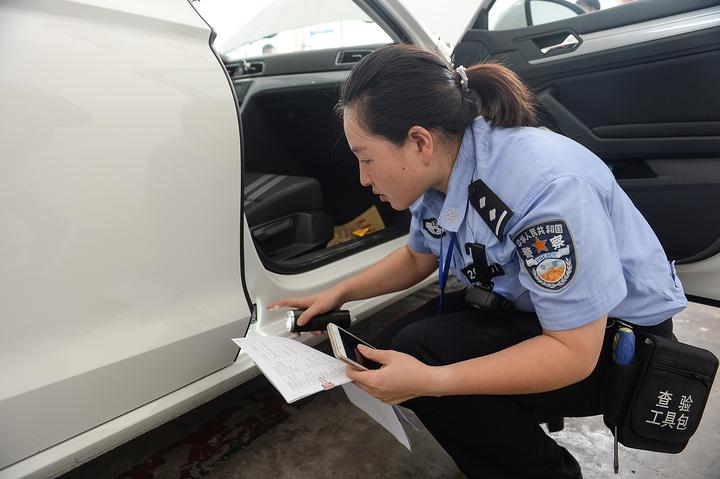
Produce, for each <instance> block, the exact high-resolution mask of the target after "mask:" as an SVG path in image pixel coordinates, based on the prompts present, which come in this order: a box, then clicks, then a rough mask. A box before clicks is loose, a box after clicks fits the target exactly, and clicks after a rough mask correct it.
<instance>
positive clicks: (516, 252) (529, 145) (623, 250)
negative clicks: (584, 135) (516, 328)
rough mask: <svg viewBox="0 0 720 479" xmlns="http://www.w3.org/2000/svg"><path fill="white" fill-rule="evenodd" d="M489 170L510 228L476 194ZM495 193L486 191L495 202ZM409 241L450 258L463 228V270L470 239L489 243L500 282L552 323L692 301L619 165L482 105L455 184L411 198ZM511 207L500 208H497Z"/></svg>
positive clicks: (457, 257) (660, 309)
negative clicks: (497, 124)
mask: <svg viewBox="0 0 720 479" xmlns="http://www.w3.org/2000/svg"><path fill="white" fill-rule="evenodd" d="M478 179H480V180H482V181H483V182H484V183H485V184H486V185H487V187H489V189H490V190H492V192H494V193H495V195H497V197H499V198H500V200H502V202H503V203H504V204H505V205H506V206H507V207H508V208H509V210H510V211H509V212H508V214H506V215H505V216H504V217H503V218H502V219H497V220H496V221H497V223H498V225H500V223H501V222H502V228H500V226H498V227H497V228H498V229H500V230H501V239H498V237H497V236H496V235H495V232H493V231H492V230H491V228H490V226H488V224H487V223H486V221H484V220H483V218H482V217H481V216H480V215H479V213H478V211H476V209H475V208H474V207H473V206H471V205H470V204H469V201H468V197H469V193H468V186H469V185H470V184H471V183H472V182H474V181H475V180H478ZM484 203H485V202H484V199H482V200H481V202H480V203H479V204H480V205H481V206H482V205H484ZM410 211H411V212H412V221H411V225H410V238H409V246H410V248H411V249H412V250H413V251H416V252H419V253H432V254H435V255H436V256H439V255H440V242H441V240H442V242H443V249H444V250H445V251H443V252H442V254H443V258H445V257H446V255H447V247H448V245H449V243H450V237H449V233H448V232H456V233H457V239H458V245H459V248H455V249H454V251H453V254H452V263H451V265H452V271H453V274H454V275H455V276H456V277H457V278H458V279H460V281H462V282H463V283H464V284H466V285H469V284H471V282H470V280H469V279H468V277H466V275H465V274H463V272H462V270H463V268H465V267H466V266H468V265H470V264H471V263H472V257H471V255H469V254H467V252H466V251H465V248H464V245H465V244H466V243H480V244H483V245H485V248H486V255H487V261H488V264H493V263H496V264H498V265H500V266H501V267H502V269H503V271H504V273H505V274H503V275H501V276H496V277H494V278H493V283H494V285H495V289H494V291H495V292H497V293H499V294H501V295H503V296H505V297H506V298H508V299H510V300H511V301H513V302H514V303H515V307H516V308H517V309H519V310H521V311H535V312H536V313H537V315H538V318H539V320H540V324H541V325H542V327H543V328H544V329H546V330H565V329H572V328H577V327H580V326H583V325H585V324H588V323H590V322H592V321H595V320H597V319H599V318H600V317H601V316H603V315H604V314H608V316H610V317H613V318H620V319H623V320H626V321H628V322H630V323H633V324H637V325H645V326H647V325H655V324H658V323H660V322H662V321H664V320H666V319H668V318H669V317H671V316H673V315H674V314H676V313H678V312H680V311H682V310H683V309H684V308H685V307H686V306H687V300H686V298H685V295H684V293H683V288H682V284H681V283H680V279H679V278H678V277H677V276H676V274H675V269H674V265H673V264H672V263H670V262H668V260H667V258H666V256H665V252H664V251H663V249H662V247H661V246H660V242H659V241H658V239H657V237H656V236H655V233H654V232H653V230H652V229H651V228H650V225H648V223H647V221H645V218H643V216H642V214H641V213H640V212H639V211H638V210H637V209H636V208H635V206H634V205H633V203H632V202H631V201H630V199H629V198H628V196H627V195H626V194H625V192H624V191H623V190H622V189H621V188H620V187H619V186H618V184H617V182H616V181H615V178H614V177H613V175H612V173H611V172H610V170H609V169H608V167H607V166H606V165H605V164H604V163H603V162H602V161H601V160H600V159H599V158H598V157H597V156H595V155H594V154H593V153H592V152H590V151H589V150H587V149H586V148H584V147H583V146H582V145H579V144H578V143H576V142H574V141H572V140H570V139H568V138H566V137H564V136H561V135H558V134H555V133H552V132H549V131H546V130H541V129H538V128H493V127H492V126H491V125H490V124H489V123H488V122H486V121H485V120H484V119H483V118H482V117H478V118H476V119H475V121H474V122H473V124H472V125H471V126H470V127H468V128H467V129H466V131H465V133H464V136H463V140H462V144H461V147H460V151H459V153H458V157H457V160H456V162H455V165H454V166H453V169H452V173H451V174H450V180H449V184H448V191H447V195H443V194H442V193H440V192H438V191H436V190H434V189H431V190H428V191H427V192H425V193H424V194H423V196H421V197H420V198H419V199H418V200H417V201H416V202H415V203H414V204H413V205H412V206H411V207H410ZM499 214H501V212H500V210H498V211H493V212H492V213H490V217H491V218H495V217H496V216H497V215H499Z"/></svg>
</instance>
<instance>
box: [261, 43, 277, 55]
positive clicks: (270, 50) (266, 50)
mask: <svg viewBox="0 0 720 479" xmlns="http://www.w3.org/2000/svg"><path fill="white" fill-rule="evenodd" d="M276 53H277V48H275V45H273V44H272V43H268V44H265V45H263V48H262V54H263V55H274V54H276Z"/></svg>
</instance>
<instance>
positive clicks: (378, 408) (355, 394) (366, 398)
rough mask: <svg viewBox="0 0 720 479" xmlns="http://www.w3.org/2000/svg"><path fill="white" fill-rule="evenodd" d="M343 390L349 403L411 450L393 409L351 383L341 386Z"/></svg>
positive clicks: (408, 440)
mask: <svg viewBox="0 0 720 479" xmlns="http://www.w3.org/2000/svg"><path fill="white" fill-rule="evenodd" d="M343 389H344V390H345V394H347V397H348V399H349V400H350V402H351V403H353V404H354V405H356V406H357V407H359V408H360V409H362V410H363V411H365V412H366V413H367V415H368V416H370V417H371V418H373V419H375V421H377V422H378V423H379V424H380V425H381V426H382V427H384V428H385V429H387V431H388V432H389V433H390V434H392V435H393V436H395V439H397V440H398V441H400V444H402V445H403V446H405V447H407V448H408V450H410V449H411V448H410V439H408V437H407V434H405V429H403V427H402V424H401V423H400V419H398V416H397V413H396V410H395V408H394V407H392V406H390V405H389V404H386V403H384V402H382V401H381V400H379V399H377V398H374V397H373V396H371V395H370V394H368V393H367V392H366V391H365V390H363V389H360V388H359V387H357V386H355V385H354V384H353V383H348V384H343ZM401 414H402V413H401Z"/></svg>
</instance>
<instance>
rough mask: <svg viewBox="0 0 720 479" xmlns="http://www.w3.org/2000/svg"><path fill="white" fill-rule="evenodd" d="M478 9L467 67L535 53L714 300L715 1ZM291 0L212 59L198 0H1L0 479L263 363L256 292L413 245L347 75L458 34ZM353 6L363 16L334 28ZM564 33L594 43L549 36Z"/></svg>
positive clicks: (542, 79)
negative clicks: (356, 112) (247, 344)
mask: <svg viewBox="0 0 720 479" xmlns="http://www.w3.org/2000/svg"><path fill="white" fill-rule="evenodd" d="M310 3H312V2H306V3H303V5H307V4H310ZM323 3H325V4H326V7H327V2H318V4H317V5H320V4H323ZM479 3H481V5H479V7H480V9H479V10H478V14H477V18H476V19H475V20H473V22H471V23H470V25H469V30H468V32H467V33H466V34H465V36H464V38H463V40H462V41H461V42H460V43H459V44H458V46H457V48H456V51H455V63H456V64H460V63H464V64H466V65H468V64H471V63H472V62H473V60H474V59H483V58H486V57H492V58H500V59H503V60H505V61H506V63H508V65H509V66H510V67H512V68H514V69H515V70H516V71H518V73H519V74H520V75H521V76H523V77H524V78H525V79H526V80H527V81H528V82H529V83H530V84H531V85H532V86H533V87H534V88H535V89H536V90H537V92H538V94H539V98H540V100H541V104H542V106H543V107H544V113H545V117H544V121H545V124H546V126H548V127H550V128H553V129H556V130H557V131H560V132H562V133H564V134H567V135H568V136H571V137H573V138H575V139H576V140H578V141H580V142H582V143H584V144H586V145H587V146H589V147H590V148H591V149H593V150H594V151H596V153H598V154H599V155H600V156H601V157H602V158H603V159H605V160H607V161H608V162H609V163H611V164H612V166H613V168H614V171H615V172H616V174H617V176H618V178H619V180H620V181H621V184H622V185H623V187H624V188H625V189H626V191H627V192H628V194H630V196H631V197H632V198H633V200H634V201H636V203H637V204H638V206H639V207H640V209H641V210H643V212H644V213H645V214H646V215H647V216H648V219H649V220H650V222H651V224H652V225H653V227H654V228H655V229H656V231H657V232H658V235H659V236H660V238H661V240H662V241H663V243H664V245H665V246H666V250H667V251H668V254H669V255H670V256H671V257H672V258H676V259H678V260H684V261H683V262H684V263H686V264H684V265H682V266H679V268H678V269H679V272H680V274H681V276H682V279H683V282H684V284H685V286H686V290H687V292H688V294H691V295H695V296H697V297H703V298H710V299H714V300H720V256H718V252H719V251H720V221H718V217H717V216H718V212H717V210H716V209H714V206H715V205H718V204H720V176H719V175H718V171H720V169H718V168H717V166H716V165H717V164H718V161H720V158H719V157H718V153H717V152H718V151H720V148H719V146H720V145H719V144H718V143H719V141H718V137H720V134H719V133H718V130H717V128H718V125H719V124H720V118H718V112H719V111H720V105H719V104H718V102H720V99H718V97H717V95H715V96H713V95H712V92H713V89H712V85H716V84H717V83H718V80H720V71H719V69H718V65H720V62H718V61H717V60H718V54H717V51H718V46H719V45H720V35H718V28H719V27H718V19H719V18H720V8H718V7H717V5H716V2H710V1H707V0H706V1H700V0H688V1H686V2H673V1H670V0H653V2H643V1H640V2H637V4H631V5H626V6H622V7H618V8H616V9H610V10H607V11H602V12H597V13H593V14H591V15H579V16H577V17H573V18H567V19H564V20H561V21H556V22H550V23H546V24H543V25H534V26H530V27H526V28H522V29H516V30H503V31H500V30H497V31H493V30H489V29H488V28H487V18H488V9H490V11H492V2H489V1H485V2H479ZM290 4H291V2H278V4H276V5H274V6H272V5H271V6H269V7H268V8H270V10H268V11H266V12H265V13H264V15H265V16H264V17H263V12H262V11H258V12H256V14H257V15H258V18H264V19H265V20H264V21H265V23H264V24H261V23H260V22H257V23H255V24H254V26H253V28H256V29H257V30H256V31H253V32H251V33H252V34H249V33H248V34H247V35H246V33H247V32H248V31H249V30H248V29H247V28H238V30H237V31H236V32H235V34H233V35H226V36H225V37H224V38H221V37H220V36H218V43H217V45H216V47H218V48H217V50H219V51H218V52H214V51H213V49H212V48H211V45H212V44H213V43H212V40H211V37H213V36H214V35H212V32H211V29H210V27H209V26H208V24H207V23H206V22H205V21H204V20H203V19H202V18H201V16H200V15H199V14H198V12H196V10H195V8H194V7H193V5H191V4H190V3H188V2H186V1H185V0H157V1H153V2H140V1H119V0H77V1H57V0H0V117H1V118H2V125H3V126H2V128H0V166H1V169H0V198H1V199H2V201H0V245H1V247H0V284H1V285H2V288H1V289H0V321H2V334H1V335H0V477H1V478H6V477H7V478H9V477H51V476H54V475H57V474H59V473H61V472H63V471H66V470H68V469H70V468H72V467H74V466H76V465H78V464H80V463H82V462H84V461H86V460H88V459H90V458H92V457H94V456H96V455H98V454H100V453H102V452H103V451H106V450H108V449H111V448H113V447H115V446H117V445H118V444H120V443H122V442H124V441H127V440H128V439H130V438H132V437H134V436H137V435H139V434H141V433H142V432H144V431H147V430H148V429H151V428H153V427H156V426H157V425H159V424H161V423H163V422H165V421H167V420H169V419H171V418H172V417H175V416H177V415H179V414H181V413H183V412H185V411H187V410H189V409H191V408H193V407H195V406H197V405H199V404H201V403H203V402H205V401H207V400H209V399H211V398H212V397H215V396H217V395H219V394H221V393H223V392H225V391H227V390H229V389H231V388H233V387H235V386H237V385H238V384H241V383H242V382H244V381H246V380H247V379H249V378H251V377H252V376H254V375H255V374H257V371H256V370H255V369H254V368H253V367H252V365H251V363H250V361H249V360H248V358H247V357H245V356H244V355H240V356H239V357H238V350H237V348H236V347H235V346H234V345H233V343H232V342H231V341H230V338H231V337H238V336H243V335H245V334H272V335H280V334H286V333H285V331H284V318H285V316H284V313H283V312H276V313H268V312H266V311H265V310H264V308H263V305H266V304H268V303H269V302H271V301H273V300H275V299H279V298H282V297H288V296H295V295H303V294H306V293H310V292H312V291H317V290H319V289H322V288H325V287H327V286H329V285H331V284H333V283H335V282H337V281H339V280H341V279H343V278H345V277H347V276H349V275H352V274H354V273H356V272H358V271H360V270H362V269H363V268H364V267H366V266H367V265H369V264H371V263H373V262H374V261H376V260H377V259H379V258H381V257H382V256H384V255H385V254H387V253H388V252H390V251H391V250H393V249H394V248H396V247H397V246H399V245H401V244H403V243H404V242H405V233H406V231H407V225H408V214H407V212H394V211H392V210H390V209H389V208H388V207H387V205H383V204H381V203H379V202H378V201H377V199H375V198H373V196H372V195H371V193H370V192H369V191H366V190H364V189H363V188H362V187H361V186H360V185H359V183H358V181H357V179H356V178H357V177H356V174H355V173H354V170H353V168H355V167H356V166H355V160H354V158H353V156H352V153H351V152H350V151H349V149H348V148H347V145H346V143H345V142H344V139H343V137H342V130H341V128H340V125H339V124H338V123H337V121H336V120H335V118H334V117H333V113H332V106H333V104H334V103H335V101H336V98H337V87H336V85H337V82H338V81H340V80H342V79H343V78H344V77H345V76H346V75H347V72H348V70H349V69H350V68H351V67H352V65H353V64H354V63H355V62H357V61H358V59H359V58H362V56H364V55H366V54H367V53H369V52H371V51H372V50H373V49H374V48H377V47H378V46H379V45H380V44H382V43H385V42H387V43H389V42H401V41H405V42H413V43H417V44H420V45H424V46H426V47H429V48H433V49H436V50H438V51H440V52H441V53H443V54H445V55H447V52H446V51H445V50H444V47H443V44H442V43H438V42H437V40H436V38H435V37H434V36H433V35H432V34H431V33H430V32H429V31H428V30H427V29H426V28H424V27H422V26H421V25H420V23H418V21H417V20H416V19H414V18H413V17H412V15H410V13H409V12H408V11H407V9H406V8H405V6H404V5H403V3H401V2H399V1H397V0H375V1H370V0H367V1H360V0H358V1H357V2H355V3H351V2H350V1H349V0H347V1H346V2H344V4H343V2H332V4H333V5H335V7H333V8H334V10H333V9H330V8H329V7H327V8H317V9H316V10H317V11H320V12H322V13H323V14H324V15H325V16H323V17H320V19H319V20H317V21H316V20H311V18H312V16H311V15H310V13H311V12H310V10H309V9H308V8H306V9H307V10H308V17H307V18H308V20H305V17H302V18H301V17H292V16H291V15H287V12H288V10H287V9H286V8H289V7H287V6H288V5H290ZM339 4H343V5H342V6H337V5H339ZM278 5H280V7H278ZM317 5H316V6H317ZM272 8H275V9H276V10H272ZM278 8H279V10H278ZM198 10H199V11H200V12H201V13H202V8H200V7H199V6H198ZM273 12H275V13H276V15H275V16H273V15H272V14H273ZM278 12H280V13H282V14H283V15H280V14H278ZM328 15H335V16H334V17H332V16H328ZM210 16H211V15H210V14H209V13H208V14H206V15H205V17H206V18H205V20H208V22H209V23H210V24H212V21H211V19H210V18H209V17H210ZM288 16H290V17H291V18H290V19H291V20H292V21H288V18H286V17H288ZM273 18H276V19H279V20H278V21H279V23H278V24H277V25H276V29H275V30H273V29H272V28H271V30H273V31H267V28H270V27H272V26H273V25H274V24H273V22H272V19H273ZM280 19H281V20H282V22H280ZM300 20H302V21H301V22H300V23H298V22H299V21H300ZM311 21H312V22H315V23H307V22H311ZM335 22H340V25H341V27H347V29H348V30H346V31H345V33H346V34H347V35H345V37H344V39H343V40H341V43H339V44H333V45H334V46H332V45H331V46H328V43H327V42H328V41H329V40H328V38H330V37H331V36H332V35H331V33H332V32H336V31H337V29H338V28H340V27H337V25H336V24H335ZM343 22H350V23H343ZM353 22H354V23H353ZM357 22H362V24H360V26H358V24H357ZM329 23H332V24H333V25H328V24H329ZM351 23H352V24H354V25H355V26H352V25H351ZM238 25H239V26H242V25H241V21H240V20H238ZM658 25H665V26H666V28H664V29H658V28H656V27H657V26H658ZM260 26H263V28H262V29H261V28H259V27H260ZM356 27H357V28H359V29H362V31H363V32H364V33H360V34H358V33H357V31H356V33H355V34H350V33H348V32H349V31H350V29H352V28H356ZM368 28H373V29H374V33H372V34H370V33H367V32H368V31H369V30H367V29H368ZM658 31H659V32H660V33H658ZM283 32H293V33H290V34H289V35H290V37H289V38H290V40H287V39H286V40H284V41H287V42H289V43H286V44H287V45H293V47H292V49H291V51H288V52H287V53H282V51H281V50H282V48H284V47H283V46H282V45H281V44H280V39H281V35H280V34H281V33H283ZM302 32H306V33H307V35H311V34H313V32H314V35H316V37H315V38H316V39H319V38H320V36H322V35H325V37H324V38H325V39H324V40H322V41H321V40H317V41H316V42H315V43H314V45H315V46H317V47H318V48H319V47H322V48H319V49H312V48H311V47H308V48H306V46H307V45H309V44H310V42H309V41H304V40H303V38H304V37H302V35H304V33H302ZM568 32H570V33H572V34H573V35H575V36H576V37H577V39H578V42H577V44H576V45H574V46H573V47H570V48H562V49H560V50H557V51H552V52H551V53H550V55H548V56H545V55H544V54H541V53H539V51H540V49H542V48H546V47H552V46H553V45H554V42H555V41H556V40H557V39H558V38H559V37H560V36H563V35H565V37H566V36H567V34H568ZM607 32H611V33H612V34H613V35H609V34H608V33H607ZM649 32H654V33H653V35H655V36H647V35H645V34H646V33H649ZM333 34H334V33H333ZM618 34H619V35H622V37H621V38H622V42H621V43H617V41H616V40H615V39H616V38H617V37H616V35H618ZM365 35H370V37H366V36H365ZM286 37H287V35H286ZM565 37H563V38H562V39H560V40H563V39H564V38H565ZM273 38H275V39H276V40H272V41H277V42H278V45H274V46H275V48H276V49H277V53H266V54H262V47H264V46H265V44H266V43H270V41H269V40H271V39H273ZM357 38H360V39H361V40H362V39H363V38H370V39H371V40H372V44H369V45H363V44H357V43H358V41H357V40H356V39H357ZM221 39H222V41H223V43H222V44H221V43H219V42H220V40H221ZM382 39H385V40H382ZM345 40H347V43H346V41H345ZM379 40H381V41H379ZM296 41H297V42H296ZM313 41H315V40H313ZM546 43H547V45H546ZM223 45H224V46H225V47H226V50H223V49H222V48H219V47H221V46H223ZM295 45H300V47H298V48H295ZM253 48H260V49H261V51H260V54H259V55H257V56H246V55H255V54H254V53H253V51H254V50H253ZM288 48H290V47H288ZM313 48H314V47H313ZM243 49H244V50H243ZM536 50H537V51H536ZM255 51H256V50H255ZM233 52H235V53H233ZM538 55H540V56H538ZM693 72H695V73H693ZM608 76H611V77H612V78H610V80H611V81H609V82H608V81H607V78H608ZM598 78H604V79H605V80H606V81H603V82H598V81H597V79H598ZM588 85H590V91H591V92H592V96H590V99H588V96H587V88H586V86H588ZM603 85H614V87H613V89H611V90H609V91H606V90H605V89H604V87H603ZM618 85H620V87H618ZM658 99H661V100H662V101H659V100H658ZM663 105H664V106H665V107H664V108H662V106H663ZM569 112H572V113H569ZM241 125H242V128H241ZM378 217H379V220H378ZM361 220H362V221H365V223H363V222H362V221H361ZM363 225H369V226H367V227H364V226H363ZM340 226H345V227H346V228H345V229H342V228H339V227H340ZM348 231H350V234H349V235H348V234H347V233H348ZM353 231H354V233H355V234H352V232H353ZM629 240H631V239H629ZM328 242H330V244H331V246H327V244H328ZM678 263H680V261H679V262H678ZM399 296H400V295H386V296H384V297H381V298H374V299H371V300H367V301H362V302H355V303H351V304H350V305H349V307H350V309H352V311H353V313H354V314H355V316H356V317H358V318H363V317H366V316H367V315H368V314H370V313H371V312H372V311H374V310H376V309H378V308H380V307H382V306H383V305H385V304H388V303H389V302H391V301H393V300H395V299H396V298H398V297H399ZM251 322H252V324H251ZM303 340H304V341H308V342H309V343H311V344H313V343H314V342H316V341H319V338H315V337H307V338H305V337H304V338H303ZM236 357H238V361H237V362H234V360H235V359H236Z"/></svg>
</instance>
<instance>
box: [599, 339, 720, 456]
mask: <svg viewBox="0 0 720 479" xmlns="http://www.w3.org/2000/svg"><path fill="white" fill-rule="evenodd" d="M636 344H637V346H636V350H635V357H634V360H633V362H632V363H631V364H629V365H627V366H613V367H611V368H610V369H608V371H607V373H606V375H605V378H604V381H603V386H602V392H601V394H602V406H603V419H604V421H605V425H607V426H608V427H609V428H610V429H611V430H615V427H617V435H618V437H617V440H618V441H619V442H620V443H621V444H623V445H625V446H626V447H630V448H634V449H644V450H647V451H657V452H667V453H678V452H680V451H682V450H683V449H685V446H686V445H687V443H688V440H689V439H690V437H691V436H692V435H693V434H694V433H695V431H696V430H697V428H698V425H699V424H700V419H701V418H702V414H703V411H704V409H705V404H707V400H708V396H709V395H710V390H711V388H712V383H713V380H714V379H715V373H716V372H717V369H718V358H717V357H716V356H715V355H714V354H713V353H711V352H710V351H707V350H705V349H701V348H697V347H695V346H690V345H688V344H683V343H680V342H678V341H675V340H672V339H668V338H664V337H660V336H655V335H652V334H644V333H642V332H636Z"/></svg>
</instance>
